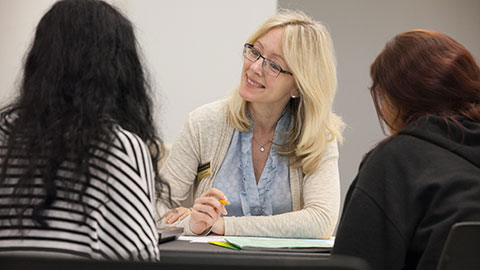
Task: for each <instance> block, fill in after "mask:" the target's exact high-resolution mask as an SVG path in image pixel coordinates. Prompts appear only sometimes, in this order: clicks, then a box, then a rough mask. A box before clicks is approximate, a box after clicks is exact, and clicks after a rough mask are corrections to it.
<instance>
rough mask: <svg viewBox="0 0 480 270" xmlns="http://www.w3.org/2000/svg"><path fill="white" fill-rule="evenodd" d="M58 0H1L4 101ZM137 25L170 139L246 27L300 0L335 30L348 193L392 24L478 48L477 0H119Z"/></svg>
mask: <svg viewBox="0 0 480 270" xmlns="http://www.w3.org/2000/svg"><path fill="white" fill-rule="evenodd" d="M53 2H54V1H53V0H0V40H1V42H0V104H3V105H4V104H6V103H7V102H8V101H9V100H11V98H12V97H13V96H14V94H15V87H16V82H18V80H19V79H20V68H21V63H22V59H23V57H24V55H25V52H26V50H27V48H28V46H29V44H30V41H31V39H32V37H33V34H34V28H35V25H36V24H37V23H38V21H39V19H40V18H41V16H42V15H43V13H44V12H45V11H46V10H47V9H48V8H49V6H50V5H51V4H52V3H53ZM109 2H113V3H114V4H115V5H116V6H118V7H119V8H120V9H122V10H123V11H124V12H125V13H126V15H127V16H128V17H129V18H130V19H131V20H132V22H133V23H134V24H135V26H136V32H137V38H138V39H139V43H140V45H141V47H142V51H143V54H144V58H145V63H146V65H147V67H148V69H149V70H150V77H151V79H152V82H153V83H152V85H153V89H154V91H155V94H156V99H157V104H159V106H157V108H156V116H157V119H156V122H157V126H159V127H160V130H161V132H162V134H163V137H164V139H165V141H168V142H171V141H174V140H175V138H176V136H177V134H178V133H179V131H180V129H181V128H182V126H183V124H184V121H185V120H186V118H187V114H188V112H190V111H192V110H193V109H194V108H196V107H198V106H200V105H202V104H205V103H208V102H211V101H214V100H216V99H220V98H223V97H226V96H227V95H228V93H229V92H230V91H231V90H232V89H233V88H234V87H236V86H237V84H238V83H239V79H240V71H241V65H242V57H241V50H242V46H243V43H244V42H245V40H246V39H247V38H248V36H249V35H250V34H251V33H252V32H253V31H254V30H255V29H256V27H258V26H259V25H260V24H261V23H262V22H263V21H264V20H266V19H267V18H268V17H269V16H271V15H273V14H274V13H275V11H276V10H277V7H279V8H281V7H284V8H292V9H300V10H303V11H304V12H306V13H307V14H308V15H310V16H312V17H314V18H315V19H316V20H319V21H322V22H323V23H324V24H325V25H326V26H327V28H328V29H329V30H330V32H331V35H332V38H333V41H334V45H335V50H336V55H337V60H338V79H339V89H338V92H337V97H336V100H335V106H334V110H335V112H336V113H337V114H338V115H340V116H342V117H343V119H344V121H345V122H346V124H347V128H346V130H345V132H344V138H345V142H344V144H343V145H341V146H340V161H339V166H340V177H341V185H342V202H343V199H344V194H345V193H346V191H347V189H348V186H349V185H350V183H351V181H352V180H353V178H354V176H355V174H356V172H357V168H358V164H359V163H360V161H361V158H362V156H363V155H364V154H365V153H366V152H367V151H368V150H370V149H371V148H372V147H373V146H374V145H375V143H376V142H378V141H379V140H381V139H382V138H384V137H385V135H384V134H383V133H382V131H381V129H380V126H379V123H378V119H377V117H376V114H375V111H374V107H373V104H372V102H371V99H370V94H369V91H368V87H369V85H370V78H369V66H370V64H371V63H372V61H373V60H374V58H375V56H376V55H377V54H378V53H379V52H380V51H381V49H382V48H383V46H384V44H385V43H386V42H387V41H388V40H389V39H391V38H392V37H393V36H394V35H395V34H398V33H400V32H403V31H406V30H409V29H414V28H427V29H433V30H437V31H441V32H445V33H446V34H448V35H450V36H452V37H453V38H455V39H456V40H457V41H459V42H460V43H462V44H463V45H464V46H465V47H466V48H467V49H469V50H470V51H471V52H472V54H473V55H474V56H475V57H476V59H477V61H478V59H479V58H480V36H479V35H478V31H479V29H480V16H479V15H478V13H479V12H480V1H478V0H455V1H453V0H403V1H394V0H361V1H358V0H317V1H316V0H279V1H278V3H277V1H274V0H262V1H257V0H169V1H161V0H160V1H157V0H118V1H109Z"/></svg>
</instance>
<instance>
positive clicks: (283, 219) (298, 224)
mask: <svg viewBox="0 0 480 270" xmlns="http://www.w3.org/2000/svg"><path fill="white" fill-rule="evenodd" d="M295 177H299V178H302V175H290V181H294V178H295ZM300 191H301V192H302V194H303V201H302V204H303V205H302V207H301V209H300V210H297V211H293V212H289V213H284V214H279V215H273V216H248V217H225V218H224V220H225V235H237V236H266V237H292V238H329V237H331V236H332V234H333V231H334V229H335V226H336V223H337V219H338V213H339V209H340V180H339V172H338V147H337V142H336V140H334V141H332V142H330V143H328V145H327V149H326V151H325V154H324V156H323V158H322V161H321V165H320V168H319V169H318V170H317V171H315V172H313V173H312V174H307V175H305V176H303V181H302V180H301V179H300ZM292 192H295V191H294V190H292ZM300 197H301V198H302V196H300Z"/></svg>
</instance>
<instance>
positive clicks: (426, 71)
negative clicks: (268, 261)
mask: <svg viewBox="0 0 480 270" xmlns="http://www.w3.org/2000/svg"><path fill="white" fill-rule="evenodd" d="M370 75H371V77H372V81H373V84H372V87H371V89H370V91H371V94H372V98H373V101H374V104H375V107H376V110H377V114H378V116H379V118H380V119H381V121H382V122H384V123H385V124H386V125H387V127H388V129H389V130H390V136H389V137H388V138H387V139H385V140H384V141H382V142H381V143H380V144H379V145H378V146H377V147H375V149H373V150H372V151H371V152H370V153H368V154H367V155H366V157H365V158H364V160H363V162H362V164H361V165H360V169H359V172H358V175H357V177H356V179H355V180H354V182H353V184H352V186H351V187H350V190H349V192H348V194H347V200H346V203H345V208H344V213H343V216H342V220H341V223H340V226H339V229H338V232H337V238H336V243H335V247H334V250H333V254H334V255H335V254H343V255H354V256H357V257H361V258H363V259H365V260H366V261H367V262H368V263H369V264H370V265H371V267H372V269H434V268H435V267H436V265H437V261H438V259H439V256H440V253H441V250H442V248H443V245H444V242H445V240H446V237H447V235H448V232H449V230H450V228H451V227H452V225H453V224H454V223H456V222H460V221H474V220H475V221H478V220H480V68H479V66H478V64H477V63H476V62H475V60H474V58H473V57H472V55H471V54H470V53H469V52H468V51H467V50H466V49H465V48H464V47H463V46H462V45H460V44H459V43H458V42H456V41H455V40H453V39H452V38H450V37H449V36H447V35H445V34H442V33H439V32H434V31H427V30H413V31H408V32H405V33H402V34H399V35H397V36H396V37H394V38H393V39H392V40H391V41H390V42H388V43H387V45H386V47H385V48H384V49H383V51H382V52H381V53H380V54H379V55H378V56H377V58H376V60H375V61H374V63H373V64H372V66H371V70H370Z"/></svg>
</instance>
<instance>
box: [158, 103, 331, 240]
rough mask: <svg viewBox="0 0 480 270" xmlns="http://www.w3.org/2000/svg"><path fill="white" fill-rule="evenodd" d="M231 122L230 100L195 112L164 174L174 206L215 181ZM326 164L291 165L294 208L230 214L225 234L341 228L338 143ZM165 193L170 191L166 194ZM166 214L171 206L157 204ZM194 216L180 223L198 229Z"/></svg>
mask: <svg viewBox="0 0 480 270" xmlns="http://www.w3.org/2000/svg"><path fill="white" fill-rule="evenodd" d="M233 132H234V128H233V127H232V126H231V125H230V124H229V123H228V122H227V110H226V101H225V100H220V101H216V102H213V103H210V104H207V105H203V106H201V107H199V108H197V109H196V110H194V111H193V112H191V113H190V115H189V118H188V121H187V123H186V124H185V127H184V128H183V130H182V132H181V133H180V135H179V137H178V139H177V141H176V142H175V144H174V145H173V146H172V149H171V151H170V154H169V156H168V157H167V159H166V162H165V164H164V166H163V167H162V168H161V170H160V175H161V177H162V178H163V179H164V180H166V181H167V182H169V183H170V185H171V195H172V200H173V202H174V204H175V205H174V206H180V205H183V206H186V207H188V206H190V205H187V204H188V202H189V201H190V203H191V200H192V198H191V196H192V195H193V198H197V197H200V196H201V195H202V193H204V192H206V191H208V190H209V189H210V188H211V187H212V186H213V181H214V179H215V176H216V173H217V172H218V170H219V168H220V165H221V164H222V161H223V159H224V158H225V155H226V154H227V150H228V147H229V144H230V140H231V138H232V136H233ZM208 162H210V166H211V173H210V175H208V176H206V177H204V178H203V179H201V180H196V176H197V169H198V167H199V166H200V165H201V164H205V163H208ZM321 162H322V164H321V166H320V168H319V169H318V170H317V171H315V172H314V173H312V174H307V175H304V174H303V173H302V170H301V169H295V168H292V167H290V189H291V193H292V204H293V205H292V209H293V211H292V212H289V213H284V214H279V215H274V216H244V217H224V220H225V235H238V236H265V237H291V238H328V237H331V236H332V233H333V231H334V229H335V226H336V223H337V219H338V212H339V207H340V181H339V173H338V149H337V142H336V141H333V142H331V143H328V145H327V149H326V152H325V155H324V157H323V159H322V161H321ZM164 197H165V196H164ZM157 208H158V213H159V214H160V216H162V215H163V214H164V213H165V212H166V211H167V210H168V207H167V205H166V204H164V203H158V204H157ZM188 221H189V217H188V218H186V219H185V220H184V221H183V222H178V224H176V225H177V226H184V227H185V234H187V235H188V234H192V232H191V231H190V228H189V226H188Z"/></svg>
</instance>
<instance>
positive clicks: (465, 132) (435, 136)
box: [399, 115, 480, 168]
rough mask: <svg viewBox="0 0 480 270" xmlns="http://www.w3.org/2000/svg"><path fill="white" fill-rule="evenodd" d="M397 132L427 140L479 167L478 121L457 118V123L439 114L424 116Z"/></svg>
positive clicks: (479, 129)
mask: <svg viewBox="0 0 480 270" xmlns="http://www.w3.org/2000/svg"><path fill="white" fill-rule="evenodd" d="M399 134H406V135H410V136H414V137H418V138H420V139H423V140H426V141H429V142H431V143H433V144H436V145H438V146H440V147H443V148H445V149H447V150H449V151H451V152H452V153H455V154H456V155H458V156H460V157H462V158H464V159H465V160H467V161H469V162H470V163H472V164H474V165H475V166H476V167H479V168H480V123H479V122H474V121H471V120H469V119H467V118H464V117H460V118H458V123H455V122H453V121H451V120H445V119H443V118H442V117H439V116H434V115H430V116H425V117H423V118H420V119H419V120H417V121H415V122H413V123H411V124H409V125H408V126H407V127H405V128H404V129H403V130H402V131H400V132H399Z"/></svg>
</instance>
